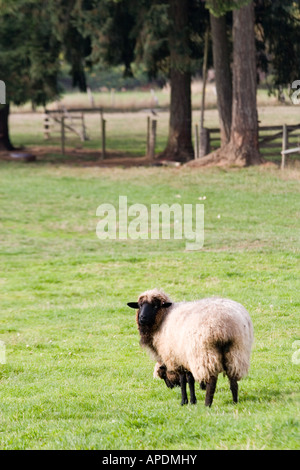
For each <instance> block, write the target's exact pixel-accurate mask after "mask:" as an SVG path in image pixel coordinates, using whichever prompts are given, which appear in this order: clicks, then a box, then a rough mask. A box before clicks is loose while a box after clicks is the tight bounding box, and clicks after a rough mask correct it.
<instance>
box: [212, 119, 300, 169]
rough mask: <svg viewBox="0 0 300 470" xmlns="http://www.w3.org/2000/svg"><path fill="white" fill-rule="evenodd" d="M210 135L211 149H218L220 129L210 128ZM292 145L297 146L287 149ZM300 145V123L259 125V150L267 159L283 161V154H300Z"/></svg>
mask: <svg viewBox="0 0 300 470" xmlns="http://www.w3.org/2000/svg"><path fill="white" fill-rule="evenodd" d="M297 131H298V132H297ZM209 135H210V151H213V150H216V149H217V148H219V146H220V129H217V128H214V129H209ZM290 147H295V148H294V149H290V151H287V150H288V149H289V148H290ZM299 147H300V124H297V125H283V126H260V127H259V150H260V152H261V154H262V155H263V157H264V158H266V160H273V161H278V162H280V161H281V162H282V161H283V160H282V155H287V154H293V153H294V154H295V153H299V154H300V152H299V150H298V148H299ZM282 152H285V153H283V154H282ZM282 166H284V163H283V165H282Z"/></svg>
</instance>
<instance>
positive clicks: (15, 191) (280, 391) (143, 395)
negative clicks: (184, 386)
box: [0, 162, 300, 450]
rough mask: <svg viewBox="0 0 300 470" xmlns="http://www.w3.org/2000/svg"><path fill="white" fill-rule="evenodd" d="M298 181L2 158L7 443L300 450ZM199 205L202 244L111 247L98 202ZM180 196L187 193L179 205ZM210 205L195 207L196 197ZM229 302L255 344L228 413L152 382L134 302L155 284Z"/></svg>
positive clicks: (1, 378) (225, 392)
mask: <svg viewBox="0 0 300 470" xmlns="http://www.w3.org/2000/svg"><path fill="white" fill-rule="evenodd" d="M299 192H300V191H299V172H298V171H297V170H287V171H285V172H280V171H279V170H274V169H273V170H272V169H267V168H248V169H242V170H236V169H231V170H229V171H226V170H221V169H207V170H205V171H195V170H189V169H180V170H178V169H165V168H131V169H121V168H114V169H106V168H76V167H67V166H60V165H46V164H45V165H40V164H28V165H22V164H15V163H4V162H2V163H1V162H0V227H1V231H0V242H1V245H0V260H1V261H0V269H1V272H0V299H1V317H0V340H1V341H2V342H4V344H5V348H6V363H5V364H0V448H1V449H108V450H113V449H163V450H165V449H179V450H183V449H296V448H298V447H299V375H300V374H299V373H300V364H297V362H298V361H295V359H294V360H293V358H295V352H296V350H295V349H294V348H295V346H296V345H295V341H296V340H299V339H300V338H299V305H300V303H299V290H300V286H299V202H300V195H299ZM119 195H126V196H127V197H128V204H133V203H136V202H138V203H143V204H146V205H147V207H150V205H151V204H152V203H160V204H161V203H167V204H172V203H174V202H176V203H180V204H184V203H190V204H197V203H204V204H205V241H204V247H203V249H202V250H200V251H193V252H187V251H186V250H185V240H173V239H171V240H162V239H160V240H136V241H134V240H131V239H128V240H115V241H114V240H103V241H100V240H99V239H98V238H97V236H96V225H97V221H98V218H97V217H96V209H97V207H98V206H99V205H100V204H101V203H103V202H109V203H111V204H114V205H115V206H116V207H117V206H118V197H119ZM179 196H180V197H179ZM203 196H205V197H206V199H204V200H203V199H202V200H200V201H199V199H198V198H199V197H202V198H203ZM152 287H161V288H163V289H164V290H165V291H166V292H167V293H168V294H169V295H170V296H171V298H173V299H174V300H176V301H177V300H181V299H186V300H192V299H196V298H200V297H204V296H211V295H221V296H225V297H229V298H232V299H235V300H237V301H239V302H241V303H242V304H244V305H245V307H246V308H247V309H248V310H249V312H250V314H251V317H252V319H253V323H254V330H255V344H254V348H253V354H252V362H251V370H250V373H249V376H248V377H247V378H246V379H245V380H243V381H242V382H240V402H239V404H238V405H236V406H234V405H233V404H232V402H231V394H230V390H229V387H228V384H227V380H226V379H225V378H223V377H221V376H220V377H219V381H218V386H217V391H216V394H215V399H214V403H213V406H212V408H211V409H207V408H205V406H204V392H203V391H200V390H199V387H198V386H197V388H196V393H197V398H198V403H197V405H196V406H192V405H187V406H185V407H181V406H180V390H179V389H173V390H170V389H167V388H166V387H165V385H164V383H163V382H162V381H158V380H154V379H153V378H152V373H153V366H154V363H153V361H152V360H151V359H150V358H149V357H148V355H147V353H146V352H145V351H143V350H141V348H140V346H139V337H138V332H137V328H136V324H135V314H134V312H133V311H132V310H131V309H129V308H128V307H127V306H126V303H127V302H128V301H134V300H135V299H136V298H137V296H138V294H139V293H140V292H142V291H143V290H145V289H147V288H152Z"/></svg>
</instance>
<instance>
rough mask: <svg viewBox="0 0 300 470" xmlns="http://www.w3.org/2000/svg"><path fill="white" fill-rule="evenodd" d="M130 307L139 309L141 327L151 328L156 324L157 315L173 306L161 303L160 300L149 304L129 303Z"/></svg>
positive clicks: (169, 303)
mask: <svg viewBox="0 0 300 470" xmlns="http://www.w3.org/2000/svg"><path fill="white" fill-rule="evenodd" d="M127 305H128V307H131V308H134V309H138V324H139V326H141V327H143V326H148V327H151V326H153V325H154V323H155V318H156V314H157V312H158V311H159V309H160V308H168V307H170V306H171V305H172V303H171V302H163V303H161V302H160V301H159V300H157V301H156V302H152V303H148V302H144V303H143V304H141V305H140V304H139V303H138V302H129V303H128V304H127Z"/></svg>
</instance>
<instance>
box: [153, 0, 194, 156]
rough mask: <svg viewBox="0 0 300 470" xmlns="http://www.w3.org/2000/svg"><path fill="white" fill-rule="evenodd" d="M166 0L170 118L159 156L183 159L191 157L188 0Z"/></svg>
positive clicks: (192, 151)
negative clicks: (165, 138) (168, 36)
mask: <svg viewBox="0 0 300 470" xmlns="http://www.w3.org/2000/svg"><path fill="white" fill-rule="evenodd" d="M169 4H170V20H171V28H170V39H169V44H170V82H171V103H170V122H169V137H168V143H167V147H166V149H165V150H164V152H163V153H162V154H161V155H160V157H164V158H167V159H173V160H177V161H181V162H186V161H188V160H191V159H192V158H194V149H193V145H192V104H191V70H190V59H189V56H188V0H169Z"/></svg>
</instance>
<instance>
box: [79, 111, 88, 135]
mask: <svg viewBox="0 0 300 470" xmlns="http://www.w3.org/2000/svg"><path fill="white" fill-rule="evenodd" d="M81 128H82V131H81V135H82V137H81V140H82V141H83V142H85V141H86V140H88V138H87V133H86V127H85V122H84V114H83V113H81Z"/></svg>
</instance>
